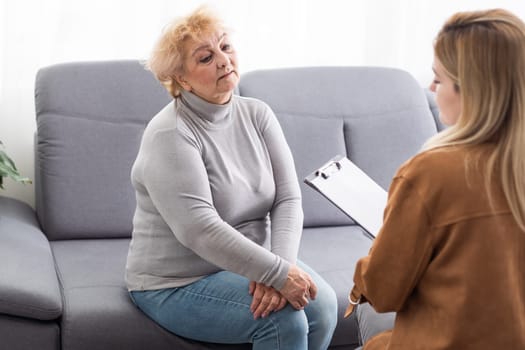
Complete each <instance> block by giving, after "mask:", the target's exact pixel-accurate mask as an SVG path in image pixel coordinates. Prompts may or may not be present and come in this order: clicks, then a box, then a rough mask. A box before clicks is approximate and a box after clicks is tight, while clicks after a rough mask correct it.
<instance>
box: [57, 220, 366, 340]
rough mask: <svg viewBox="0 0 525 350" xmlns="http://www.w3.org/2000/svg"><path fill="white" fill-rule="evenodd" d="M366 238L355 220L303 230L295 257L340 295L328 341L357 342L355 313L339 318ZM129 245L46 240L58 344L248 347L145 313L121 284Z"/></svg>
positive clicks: (123, 241) (124, 241)
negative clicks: (195, 337)
mask: <svg viewBox="0 0 525 350" xmlns="http://www.w3.org/2000/svg"><path fill="white" fill-rule="evenodd" d="M370 244H371V241H370V240H369V239H368V238H367V237H365V236H364V234H363V233H362V230H361V229H360V228H358V227H357V226H334V227H326V228H310V229H306V230H305V233H304V234H303V238H302V241H301V248H300V254H299V258H300V259H301V260H302V261H304V262H305V263H306V264H308V265H309V266H311V267H312V268H314V269H315V270H316V271H317V272H319V273H320V274H321V276H323V277H324V278H325V279H326V281H327V282H328V283H329V284H330V285H332V286H333V287H334V289H335V290H336V294H337V298H338V301H339V324H338V327H337V329H336V332H335V335H334V338H333V341H332V345H349V344H350V345H357V344H356V340H357V323H356V319H355V317H354V316H352V317H350V318H348V319H343V317H342V313H343V311H344V308H345V307H346V302H347V299H346V296H347V293H348V291H349V289H350V288H351V286H352V275H353V270H354V267H355V263H356V261H357V259H358V258H359V257H361V256H363V255H365V254H366V253H367V252H368V249H369V247H370ZM128 246H129V239H93V240H67V241H54V242H51V247H52V249H53V254H54V255H55V259H56V265H57V271H58V274H59V277H60V282H61V284H62V286H63V295H64V312H63V317H62V319H61V329H62V346H63V349H75V350H82V349H86V350H87V349H99V350H106V349H108V350H109V349H119V348H120V349H129V350H133V349H137V350H138V349H145V348H150V349H153V348H154V349H187V348H191V349H221V348H223V349H239V350H240V349H249V347H246V346H242V345H240V346H238V347H232V346H227V347H226V346H224V347H220V346H219V345H215V344H205V343H198V342H193V341H189V340H187V339H183V338H180V337H177V336H175V335H173V334H171V333H169V332H168V331H166V330H164V329H163V328H161V327H160V326H158V325H157V324H156V323H155V322H153V321H151V320H150V319H149V318H147V317H146V316H145V315H144V314H143V313H142V312H141V311H140V310H139V309H138V308H136V307H135V305H134V304H133V303H132V301H131V299H130V297H129V295H128V292H127V290H126V286H125V282H124V269H125V264H126V256H127V251H128ZM320 247H322V249H320ZM342 247H349V249H347V250H345V249H342ZM116 335H117V336H116ZM190 345H191V346H190Z"/></svg>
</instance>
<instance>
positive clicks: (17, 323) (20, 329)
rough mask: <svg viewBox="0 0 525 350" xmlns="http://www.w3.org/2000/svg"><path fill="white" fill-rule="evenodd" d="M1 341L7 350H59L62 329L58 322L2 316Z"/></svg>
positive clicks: (0, 324) (3, 347)
mask: <svg viewBox="0 0 525 350" xmlns="http://www.w3.org/2000/svg"><path fill="white" fill-rule="evenodd" d="M0 339H1V345H0V348H1V349H6V350H27V349H38V350H59V349H60V327H59V326H58V323H57V322H56V321H37V320H31V319H27V318H22V317H14V316H7V315H0Z"/></svg>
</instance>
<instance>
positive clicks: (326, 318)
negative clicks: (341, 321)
mask: <svg viewBox="0 0 525 350" xmlns="http://www.w3.org/2000/svg"><path fill="white" fill-rule="evenodd" d="M309 311H310V310H309ZM308 316H309V318H310V317H312V318H314V319H315V323H316V324H317V327H319V328H322V329H325V330H326V331H330V330H331V331H333V330H334V329H335V327H336V325H337V296H336V294H335V292H334V290H333V289H332V288H331V287H329V286H328V287H327V288H323V289H322V290H320V292H319V293H318V295H317V298H316V299H315V302H312V310H311V311H310V312H308Z"/></svg>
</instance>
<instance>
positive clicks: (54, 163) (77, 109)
mask: <svg viewBox="0 0 525 350" xmlns="http://www.w3.org/2000/svg"><path fill="white" fill-rule="evenodd" d="M169 100H170V97H169V95H168V93H167V92H166V91H165V89H164V88H163V87H162V86H161V85H160V84H159V83H158V82H157V81H156V80H155V79H154V77H153V75H152V74H151V73H150V72H148V71H146V70H145V69H144V67H143V66H142V65H141V64H139V62H138V61H113V62H79V63H67V64H58V65H54V66H50V67H46V68H43V69H41V70H40V71H39V72H38V75H37V78H36V83H35V104H36V119H37V129H38V133H37V143H36V154H35V163H36V164H35V172H36V176H35V180H36V181H35V182H36V207H37V213H38V217H39V220H40V223H41V225H42V228H43V230H44V232H45V233H46V235H47V236H48V237H49V239H52V240H53V239H71V238H95V237H129V236H130V233H131V218H132V216H133V210H134V208H135V197H134V192H133V189H132V187H131V185H130V172H131V165H132V164H133V161H134V159H135V157H136V153H137V151H138V147H139V143H140V139H141V137H142V132H143V130H144V127H145V125H146V124H147V122H148V121H149V120H150V119H151V118H152V117H153V116H154V115H155V114H156V113H157V112H158V111H159V110H160V109H161V108H162V107H163V106H164V105H166V104H167V103H168V102H169Z"/></svg>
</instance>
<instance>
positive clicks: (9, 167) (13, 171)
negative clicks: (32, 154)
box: [0, 141, 32, 189]
mask: <svg viewBox="0 0 525 350" xmlns="http://www.w3.org/2000/svg"><path fill="white" fill-rule="evenodd" d="M0 145H3V144H2V141H0ZM4 177H9V178H11V179H13V180H14V181H16V182H20V183H23V184H30V183H32V182H31V180H30V179H29V178H27V177H23V176H21V175H20V173H19V172H18V169H17V168H16V165H15V162H14V161H13V160H12V159H11V158H9V156H8V155H7V153H5V151H4V150H2V149H0V188H1V189H3V188H4V183H3V179H4Z"/></svg>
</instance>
